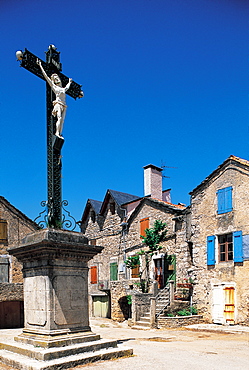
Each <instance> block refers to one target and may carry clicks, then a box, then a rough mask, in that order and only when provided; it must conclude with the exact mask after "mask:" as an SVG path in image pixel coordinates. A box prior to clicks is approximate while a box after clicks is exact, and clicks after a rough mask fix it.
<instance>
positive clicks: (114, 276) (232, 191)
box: [81, 156, 249, 325]
mask: <svg viewBox="0 0 249 370" xmlns="http://www.w3.org/2000/svg"><path fill="white" fill-rule="evenodd" d="M161 171H162V170H161V169H160V168H158V167H156V166H153V165H149V166H146V167H144V185H145V193H144V197H140V198H139V197H136V196H132V195H128V194H123V193H119V192H113V191H110V190H108V191H107V194H106V196H105V198H104V201H103V202H97V201H93V200H89V201H88V202H87V205H86V208H85V211H84V213H83V217H82V224H81V228H82V231H83V232H84V233H85V234H86V236H87V237H89V238H90V239H91V242H92V243H96V242H97V244H99V245H102V246H104V250H103V251H102V253H101V254H100V255H98V256H96V257H95V258H94V259H93V260H92V262H91V265H90V281H89V285H90V289H89V291H90V294H91V299H90V307H92V311H91V314H92V315H95V316H107V317H112V318H113V319H115V320H123V319H124V318H127V317H128V316H129V312H128V311H129V310H128V308H127V302H126V301H127V296H129V295H130V294H131V292H132V288H133V290H134V289H136V283H137V282H138V270H136V269H134V270H129V269H127V268H126V266H125V264H124V261H125V260H126V259H127V257H129V256H132V255H134V254H135V253H136V252H137V251H138V250H140V249H141V248H142V247H143V245H142V243H141V238H140V235H143V233H144V230H145V228H148V227H152V226H153V223H154V221H155V220H161V221H163V222H166V224H167V230H168V233H167V240H166V241H165V242H164V243H162V245H161V246H162V247H163V248H162V250H161V251H160V253H158V254H156V255H154V256H153V259H152V261H151V264H150V278H151V279H152V280H154V281H157V285H158V287H159V289H162V290H163V288H164V286H165V285H167V282H168V281H169V280H171V281H174V296H173V298H174V302H176V300H177V299H179V300H181V299H182V296H181V294H179V292H180V293H181V288H179V287H180V286H185V285H189V283H191V284H190V285H191V286H192V287H191V288H190V289H191V293H192V299H193V304H194V305H195V306H196V308H197V309H198V312H199V313H200V314H202V315H203V318H204V320H205V321H206V322H214V323H220V324H234V323H240V324H247V325H248V324H249V284H248V282H249V280H248V276H249V223H248V214H249V201H248V195H249V190H248V189H249V176H248V175H249V161H247V160H243V159H241V158H238V157H235V156H230V157H229V158H228V159H227V160H225V161H224V162H223V163H222V164H221V165H220V166H219V167H218V168H217V169H216V170H215V171H213V172H212V173H211V174H210V175H209V176H208V177H207V178H206V179H205V180H204V181H202V182H201V184H199V185H198V186H197V187H196V188H195V189H194V190H193V191H192V192H191V193H190V195H191V202H190V206H188V207H185V206H184V205H181V204H178V205H174V204H172V203H171V200H170V190H166V191H164V192H163V191H162V175H161ZM121 196H122V197H123V198H122V197H121ZM125 197H126V199H125ZM121 198H122V199H121ZM140 269H141V267H140ZM185 283H188V284H185ZM144 304H146V305H147V306H148V305H149V300H147V301H146V303H144Z"/></svg>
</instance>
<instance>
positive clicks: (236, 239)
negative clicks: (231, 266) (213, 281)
mask: <svg viewBox="0 0 249 370" xmlns="http://www.w3.org/2000/svg"><path fill="white" fill-rule="evenodd" d="M242 239H243V238H242V231H235V232H233V233H229V234H223V235H219V236H218V237H216V236H215V235H211V236H208V237H207V265H208V266H211V265H215V263H216V257H218V262H221V263H222V262H228V261H234V262H243V260H244V257H243V243H242ZM216 246H217V252H216Z"/></svg>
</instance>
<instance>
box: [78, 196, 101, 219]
mask: <svg viewBox="0 0 249 370" xmlns="http://www.w3.org/2000/svg"><path fill="white" fill-rule="evenodd" d="M101 206H102V202H100V201H99V200H94V199H88V200H87V202H86V206H85V209H84V211H83V214H82V217H81V221H82V222H84V221H85V220H86V219H87V215H88V213H89V212H90V209H91V208H93V209H94V211H95V213H96V214H99V212H100V209H101Z"/></svg>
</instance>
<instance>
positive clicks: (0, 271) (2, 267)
mask: <svg viewBox="0 0 249 370" xmlns="http://www.w3.org/2000/svg"><path fill="white" fill-rule="evenodd" d="M8 282H9V257H8V256H6V255H5V256H0V283H8Z"/></svg>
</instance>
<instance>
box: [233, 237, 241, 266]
mask: <svg viewBox="0 0 249 370" xmlns="http://www.w3.org/2000/svg"><path fill="white" fill-rule="evenodd" d="M233 250H234V257H233V260H234V262H243V246H242V231H235V232H234V233H233Z"/></svg>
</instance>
